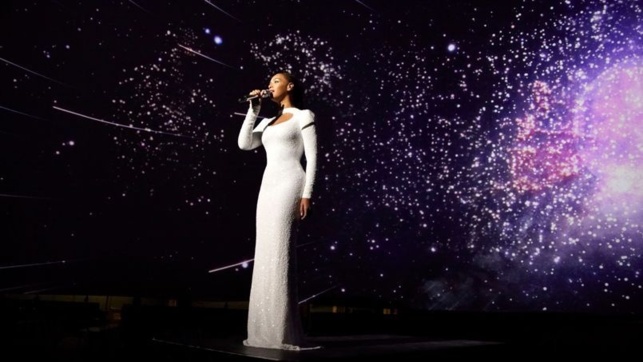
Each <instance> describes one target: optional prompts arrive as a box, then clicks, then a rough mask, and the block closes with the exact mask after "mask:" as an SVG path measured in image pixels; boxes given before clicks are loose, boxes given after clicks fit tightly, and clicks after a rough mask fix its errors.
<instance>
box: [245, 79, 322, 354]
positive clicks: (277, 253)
mask: <svg viewBox="0 0 643 362" xmlns="http://www.w3.org/2000/svg"><path fill="white" fill-rule="evenodd" d="M268 91H269V93H270V100H271V101H272V102H275V103H277V105H278V106H279V108H278V112H277V114H276V115H275V116H274V117H269V118H264V119H263V120H261V121H260V122H259V124H258V125H255V121H256V120H257V117H258V115H259V112H260V110H261V103H262V99H264V98H268V97H261V96H259V95H260V94H261V91H260V90H258V89H255V90H253V91H251V92H250V93H249V96H248V98H247V99H249V107H248V112H247V114H246V117H245V119H244V121H243V124H242V125H241V131H240V132H239V138H238V144H239V148H241V149H242V150H253V149H256V148H257V147H260V146H263V147H264V149H265V151H266V160H267V163H266V167H265V169H264V172H263V178H262V181H261V187H260V190H259V195H258V199H257V209H256V220H255V221H256V240H255V254H254V266H253V270H252V284H251V286H250V301H249V305H248V321H247V323H248V326H247V328H248V337H247V339H245V340H244V341H243V344H244V345H246V346H250V347H261V348H273V349H285V350H294V351H298V350H304V349H312V348H319V346H314V345H311V344H309V343H307V342H306V338H305V335H304V331H303V327H302V321H301V316H300V312H299V299H298V291H297V274H296V273H297V262H296V261H297V260H296V257H297V250H296V244H297V236H298V227H299V225H300V223H301V222H303V220H304V219H306V217H307V216H308V214H309V210H310V207H311V198H312V195H313V187H314V185H315V174H316V167H317V133H316V130H315V115H314V113H313V112H312V111H310V110H308V109H303V108H301V107H302V105H303V103H302V101H303V94H304V92H303V88H302V86H301V84H300V83H299V82H298V81H297V80H296V79H295V77H293V75H292V74H290V73H289V72H285V71H283V72H279V73H276V74H275V75H273V76H272V78H270V81H269V85H268ZM304 159H305V161H306V162H305V169H304V166H303V165H302V164H303V163H304V162H302V161H303V160H304Z"/></svg>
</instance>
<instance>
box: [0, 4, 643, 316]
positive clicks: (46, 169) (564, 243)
mask: <svg viewBox="0 0 643 362" xmlns="http://www.w3.org/2000/svg"><path fill="white" fill-rule="evenodd" d="M433 3H434V2H419V1H418V2H412V3H411V4H408V6H405V7H403V8H402V7H399V6H395V4H391V3H390V2H384V1H345V2H342V3H341V4H337V5H335V6H327V5H325V2H322V1H309V2H302V1H277V2H271V4H270V5H267V4H264V3H263V2H260V1H229V2H213V1H202V2H201V1H195V2H191V3H190V4H181V5H179V3H178V2H173V1H166V2H163V3H158V2H152V1H137V2H136V3H134V2H132V1H111V2H107V3H105V4H100V5H95V4H93V3H90V2H70V1H57V2H39V1H36V2H27V3H24V4H20V5H13V6H12V7H11V8H10V9H9V11H8V14H5V19H7V20H8V21H6V22H5V24H3V25H2V27H3V30H4V31H3V33H4V34H5V35H3V37H2V42H1V43H0V64H1V65H2V77H1V78H0V80H1V81H2V83H3V89H4V91H3V95H2V97H0V114H3V116H4V117H5V121H4V122H3V128H2V129H0V131H1V132H2V133H0V136H1V137H2V138H3V139H4V142H3V143H4V151H5V152H3V153H4V161H5V164H6V165H8V166H7V167H6V168H4V169H3V170H1V171H0V172H1V173H0V193H1V194H3V195H4V196H3V199H5V200H11V205H12V206H11V208H10V210H9V211H8V212H7V216H8V218H7V219H8V220H13V221H14V222H15V221H18V222H17V223H14V226H12V228H10V229H9V231H8V232H7V238H8V239H9V240H10V242H9V247H8V253H7V255H5V256H4V257H3V258H2V259H1V260H0V262H2V263H4V264H16V263H23V262H34V261H42V260H43V259H48V258H54V259H56V258H57V259H69V258H90V259H91V258H118V257H123V256H125V257H132V256H136V257H139V258H143V259H145V260H152V261H153V262H152V263H153V264H154V263H159V264H160V265H163V268H166V269H170V270H174V273H175V274H176V275H179V276H176V277H175V278H176V279H177V280H175V281H168V283H169V284H171V285H173V286H175V288H177V289H181V288H188V289H190V290H191V291H193V292H195V293H199V294H200V295H204V296H208V297H213V298H218V297H220V295H219V294H218V293H220V291H219V290H217V289H215V287H214V285H215V284H216V283H219V284H216V285H234V287H230V289H231V290H232V292H230V293H238V294H236V295H234V296H235V297H241V298H242V297H243V295H244V293H245V292H246V289H247V288H249V282H248V281H249V279H248V276H249V272H250V270H249V267H250V266H251V263H250V264H248V262H247V261H248V260H250V259H251V258H252V250H253V240H254V205H255V202H256V196H257V191H258V186H259V182H260V177H261V172H262V169H263V162H264V156H263V150H261V149H260V150H257V151H253V152H242V151H240V150H238V149H237V146H236V137H237V133H238V131H239V128H240V126H241V121H242V120H243V115H244V114H245V111H246V109H247V104H245V103H244V104H239V103H238V102H237V99H238V97H240V96H241V95H244V94H247V92H249V91H250V90H251V89H263V88H264V87H266V85H267V83H268V80H269V77H270V75H271V74H272V73H274V72H276V71H278V70H282V69H286V70H291V71H292V72H293V73H295V74H296V75H298V76H299V78H300V80H301V81H302V83H303V84H304V86H305V87H306V89H307V93H306V98H307V102H306V103H307V107H309V108H310V109H311V110H312V111H313V112H315V114H316V120H317V122H316V125H317V129H318V132H319V136H320V138H319V139H320V149H319V160H320V165H319V167H320V168H319V171H318V177H319V181H318V182H317V186H316V190H315V197H314V204H313V214H312V215H311V216H312V217H311V220H310V221H309V223H308V224H306V225H305V226H304V230H303V235H302V241H301V245H300V249H299V250H300V254H299V255H300V259H301V261H300V276H301V284H302V288H301V292H302V293H303V294H302V296H301V298H302V299H307V300H308V298H309V297H310V298H312V300H315V299H316V300H319V301H320V302H325V301H327V302H329V303H334V302H341V301H351V300H353V298H356V299H360V298H361V299H367V300H372V301H375V302H377V303H383V304H387V305H408V306H413V307H415V308H420V309H430V310H485V311H502V310H536V311H593V312H596V311H598V312H604V311H609V312H619V313H620V312H640V310H641V307H640V306H641V296H642V288H643V280H642V279H641V278H642V276H641V266H642V265H643V264H642V260H641V252H642V250H643V213H642V211H641V210H643V186H642V185H643V184H642V183H641V179H642V178H643V173H642V171H641V170H643V131H641V125H642V119H643V32H642V26H643V12H642V10H643V9H642V7H641V5H640V4H639V2H637V1H629V0H620V1H607V0H605V1H600V0H599V1H589V0H587V1H564V0H560V1H558V0H556V1H554V0H552V1H545V2H542V1H541V2H536V1H530V0H523V1H519V2H516V3H515V4H513V5H506V4H500V3H498V4H496V3H495V2H486V1H455V2H449V4H437V2H435V3H436V4H433ZM36 28H45V29H50V30H49V31H35V29H36ZM18 35H20V37H19V36H18ZM273 111H274V109H272V108H270V107H265V108H263V109H262V115H263V116H266V117H267V116H270V115H271V112H273ZM18 155H20V157H19V156H18ZM18 160H19V161H18ZM43 198H45V199H48V198H52V199H56V200H61V201H58V202H56V203H51V202H49V201H43V200H42V199H43ZM7 202H9V201H7ZM34 204H35V205H36V206H34ZM115 250H117V251H115ZM154 265H156V264H154ZM226 266H229V267H226ZM208 270H217V271H216V272H214V273H211V274H208ZM146 275H147V276H146V277H144V279H145V278H147V279H145V280H147V281H150V280H153V283H158V284H163V281H162V280H163V277H161V276H154V275H151V272H150V274H146ZM150 275H151V276H150ZM180 275H186V277H185V278H181V277H180ZM194 275H197V276H198V277H196V278H195V277H193V276H194ZM72 279H74V277H72ZM80 279H82V278H80ZM80 279H79V280H80ZM213 280H216V283H215V282H213ZM8 283H11V282H8ZM78 283H81V284H82V282H78ZM226 283H227V284H226ZM143 284H145V283H141V285H143ZM154 285H156V284H154ZM135 287H136V286H134V288H135ZM197 291H198V292H197ZM226 293H227V292H226Z"/></svg>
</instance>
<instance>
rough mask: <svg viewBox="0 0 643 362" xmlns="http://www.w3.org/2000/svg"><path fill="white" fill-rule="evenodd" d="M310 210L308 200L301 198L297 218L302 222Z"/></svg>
mask: <svg viewBox="0 0 643 362" xmlns="http://www.w3.org/2000/svg"><path fill="white" fill-rule="evenodd" d="M308 210H310V199H306V198H303V199H301V201H300V202H299V217H300V218H301V219H302V220H303V219H304V218H305V217H306V215H308Z"/></svg>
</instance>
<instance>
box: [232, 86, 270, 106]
mask: <svg viewBox="0 0 643 362" xmlns="http://www.w3.org/2000/svg"><path fill="white" fill-rule="evenodd" d="M270 96H272V93H270V91H269V90H267V89H264V90H262V91H261V92H259V93H257V94H255V95H253V96H251V95H245V96H243V97H241V98H239V103H244V102H247V101H249V100H252V99H256V98H268V97H270Z"/></svg>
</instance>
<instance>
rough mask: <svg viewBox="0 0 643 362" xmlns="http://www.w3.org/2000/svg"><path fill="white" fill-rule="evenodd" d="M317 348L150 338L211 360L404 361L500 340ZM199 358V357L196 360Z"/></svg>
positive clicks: (342, 340) (318, 341)
mask: <svg viewBox="0 0 643 362" xmlns="http://www.w3.org/2000/svg"><path fill="white" fill-rule="evenodd" d="M309 340H310V342H311V343H313V344H314V345H318V346H320V348H317V349H311V350H302V351H286V350H276V349H268V348H255V347H246V346H244V345H243V343H242V340H241V339H239V338H197V339H194V338H192V339H186V338H162V339H159V338H154V339H153V341H154V342H155V343H157V344H158V345H159V347H160V348H161V349H163V350H165V351H166V352H167V355H177V354H178V355H182V356H183V357H189V358H190V360H194V359H195V358H197V357H206V356H208V355H210V356H211V357H212V359H213V360H217V361H219V360H228V361H233V360H239V361H241V360H268V361H325V360H333V361H338V360H357V359H362V358H389V359H392V358H400V359H403V360H404V361H409V360H420V359H422V360H426V359H427V358H430V359H432V360H435V358H436V357H440V356H443V357H447V356H448V357H450V358H453V357H464V356H474V355H478V356H480V355H483V354H484V355H487V356H493V355H498V354H500V353H502V351H503V350H501V349H500V348H499V347H502V346H503V345H504V343H502V342H491V341H476V340H435V339H428V338H425V337H415V336H397V335H349V336H328V337H312V338H310V339H309ZM199 360H202V359H199Z"/></svg>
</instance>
